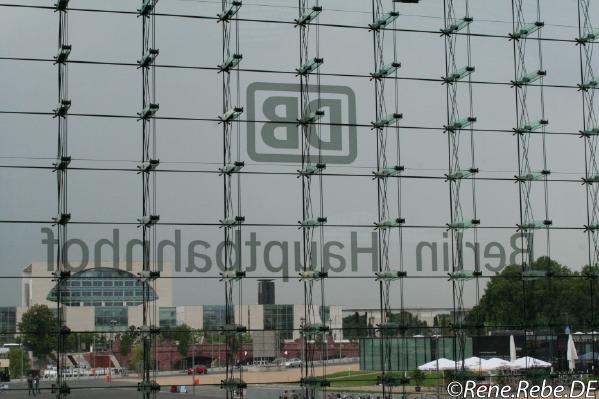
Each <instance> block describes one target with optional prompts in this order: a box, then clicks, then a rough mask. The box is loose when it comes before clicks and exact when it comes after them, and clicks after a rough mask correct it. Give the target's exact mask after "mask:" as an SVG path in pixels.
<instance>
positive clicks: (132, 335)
mask: <svg viewBox="0 0 599 399" xmlns="http://www.w3.org/2000/svg"><path fill="white" fill-rule="evenodd" d="M138 336H139V332H138V331H137V329H136V328H135V326H130V327H129V330H127V331H126V332H125V333H124V334H123V335H121V343H120V346H119V353H120V354H121V355H123V356H124V357H127V355H129V353H131V350H132V349H133V344H135V341H136V339H137V337H138Z"/></svg>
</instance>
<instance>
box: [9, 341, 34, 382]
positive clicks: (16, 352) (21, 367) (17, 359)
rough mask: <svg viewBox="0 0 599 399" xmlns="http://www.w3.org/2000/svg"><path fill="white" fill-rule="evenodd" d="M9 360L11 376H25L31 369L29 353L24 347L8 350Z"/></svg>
mask: <svg viewBox="0 0 599 399" xmlns="http://www.w3.org/2000/svg"><path fill="white" fill-rule="evenodd" d="M8 361H9V362H10V367H9V371H10V378H21V377H24V376H26V375H27V374H28V373H29V370H31V361H30V360H29V354H28V353H27V352H25V351H24V350H23V348H12V349H11V350H10V351H8Z"/></svg>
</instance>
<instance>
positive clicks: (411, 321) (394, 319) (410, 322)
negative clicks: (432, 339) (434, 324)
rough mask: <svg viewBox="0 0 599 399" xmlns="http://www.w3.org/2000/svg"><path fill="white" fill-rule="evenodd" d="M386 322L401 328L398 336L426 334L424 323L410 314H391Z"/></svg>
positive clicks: (404, 312)
mask: <svg viewBox="0 0 599 399" xmlns="http://www.w3.org/2000/svg"><path fill="white" fill-rule="evenodd" d="M388 320H389V322H390V323H397V324H399V325H400V326H401V328H400V331H399V334H400V335H402V336H404V335H416V334H422V333H428V330H427V328H426V327H427V324H426V321H423V320H420V319H419V318H418V316H414V315H413V314H412V313H410V312H406V311H403V312H399V313H391V314H389V315H388Z"/></svg>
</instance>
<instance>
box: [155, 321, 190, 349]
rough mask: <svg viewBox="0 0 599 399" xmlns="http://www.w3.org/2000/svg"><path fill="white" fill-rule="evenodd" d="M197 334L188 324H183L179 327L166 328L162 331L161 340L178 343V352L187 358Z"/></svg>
mask: <svg viewBox="0 0 599 399" xmlns="http://www.w3.org/2000/svg"><path fill="white" fill-rule="evenodd" d="M194 336H195V333H194V331H193V329H192V328H191V327H189V326H188V325H187V324H181V325H180V326H177V327H174V328H172V327H164V328H162V329H161V332H160V338H161V339H162V340H163V341H169V342H176V345H177V351H178V352H179V353H180V354H181V355H183V356H185V355H186V354H187V352H188V351H189V347H190V346H191V344H192V342H193V339H194Z"/></svg>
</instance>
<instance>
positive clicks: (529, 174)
mask: <svg viewBox="0 0 599 399" xmlns="http://www.w3.org/2000/svg"><path fill="white" fill-rule="evenodd" d="M524 9H525V7H524V0H513V1H512V23H513V32H512V33H511V34H510V35H509V36H510V40H513V43H514V80H513V81H512V85H513V87H514V90H515V99H516V128H515V129H514V131H515V133H516V136H517V149H518V175H517V176H516V181H517V182H518V186H519V198H520V224H519V225H518V232H519V234H520V242H521V246H522V289H523V296H524V300H523V309H522V319H523V322H524V324H525V326H524V327H525V329H529V328H531V327H533V324H536V321H535V320H537V316H538V315H537V312H538V311H539V310H538V309H530V306H529V304H528V301H527V294H528V293H530V292H533V291H534V284H535V280H538V279H544V278H547V277H550V273H549V268H550V267H551V264H550V254H551V252H550V244H551V242H550V226H551V225H552V221H551V220H550V219H549V201H548V182H547V179H548V177H549V175H550V173H551V172H550V171H549V168H548V165H547V151H546V133H545V132H546V126H547V125H548V123H549V122H548V120H547V119H546V116H545V100H544V87H543V82H544V77H545V75H546V71H545V70H544V69H543V54H542V28H543V26H544V23H543V22H542V21H541V8H540V1H538V0H537V1H536V13H535V16H534V18H536V20H535V21H534V22H527V15H526V14H525V10H524ZM534 33H536V36H537V44H538V49H537V50H538V51H537V57H536V58H537V59H536V62H537V63H538V68H536V69H535V70H534V71H533V72H529V69H528V68H527V64H528V63H529V62H530V60H529V58H534V57H531V56H529V54H528V52H527V48H526V45H527V42H528V38H529V37H530V36H531V35H533V34H534ZM534 82H539V83H538V87H539V89H538V90H539V92H538V95H539V100H538V106H539V111H538V116H537V119H534V120H533V119H531V116H530V113H529V105H531V103H533V101H532V100H529V99H528V94H529V85H530V84H531V83H534ZM535 131H540V132H541V134H540V139H541V145H540V146H539V145H538V143H535V142H533V133H534V132H535ZM535 155H536V156H539V155H540V157H541V159H542V162H541V163H542V166H541V169H535V168H534V167H533V164H534V163H535V160H534V156H535ZM536 162H538V161H536ZM535 182H542V183H543V200H544V209H543V214H544V219H542V220H537V219H535V217H534V213H535V212H534V208H535V207H534V206H533V185H534V183H535ZM540 229H544V230H545V234H546V249H547V256H546V261H547V262H546V264H545V265H536V267H534V266H535V265H534V263H535V259H534V236H535V230H540ZM540 266H541V267H540ZM549 284H551V280H549ZM529 288H531V289H529ZM531 303H534V301H531ZM525 336H526V334H525ZM524 346H525V348H526V346H527V345H526V344H525V345H524ZM525 351H526V349H525Z"/></svg>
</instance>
